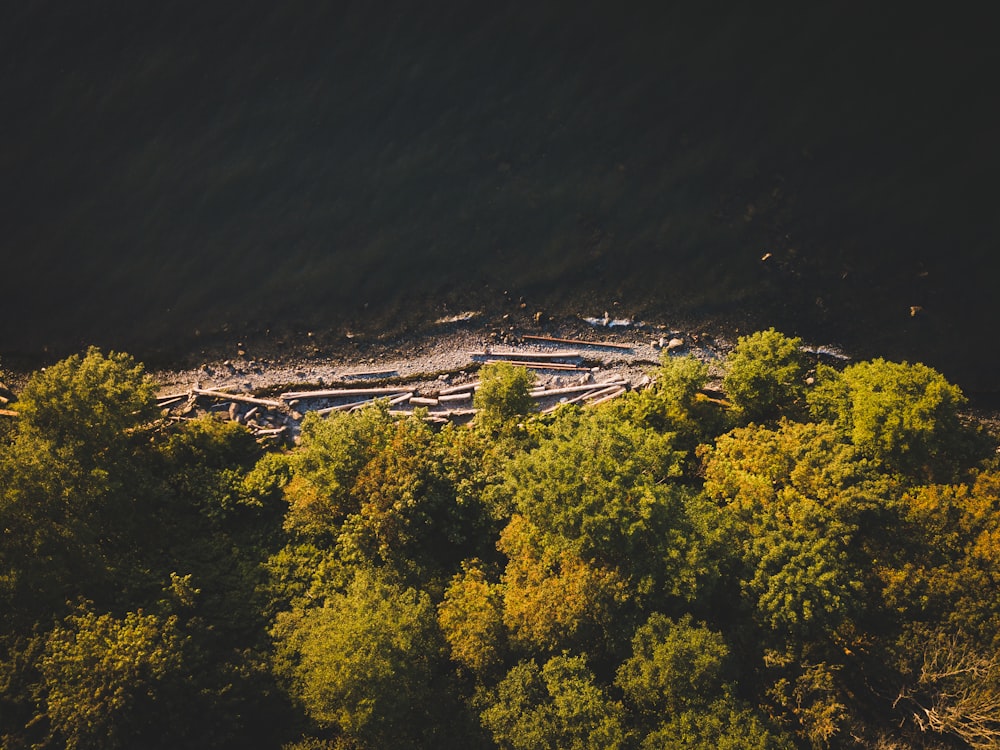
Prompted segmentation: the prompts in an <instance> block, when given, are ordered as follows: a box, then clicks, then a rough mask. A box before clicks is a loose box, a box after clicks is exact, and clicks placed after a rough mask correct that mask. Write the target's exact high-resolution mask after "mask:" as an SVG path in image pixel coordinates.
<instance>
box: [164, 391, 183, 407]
mask: <svg viewBox="0 0 1000 750" xmlns="http://www.w3.org/2000/svg"><path fill="white" fill-rule="evenodd" d="M190 395H191V391H184V392H183V393H168V394H166V395H165V396H157V397H156V402H157V403H158V404H160V405H161V406H162V405H163V402H164V401H175V400H176V399H179V398H188V397H189V396H190Z"/></svg>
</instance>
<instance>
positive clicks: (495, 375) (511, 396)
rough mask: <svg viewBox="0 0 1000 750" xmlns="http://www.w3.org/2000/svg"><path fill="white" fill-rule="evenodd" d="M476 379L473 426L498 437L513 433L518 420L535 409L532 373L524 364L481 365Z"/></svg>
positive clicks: (499, 363) (498, 363)
mask: <svg viewBox="0 0 1000 750" xmlns="http://www.w3.org/2000/svg"><path fill="white" fill-rule="evenodd" d="M479 379H480V385H479V388H477V389H476V393H475V395H474V396H473V402H472V403H473V406H474V407H475V408H476V420H475V424H476V427H477V428H478V429H480V430H483V431H484V432H486V433H488V434H491V435H495V436H498V437H499V436H505V437H510V436H512V435H514V434H516V432H517V424H518V422H519V421H520V420H522V419H523V418H524V417H525V416H526V415H527V414H529V413H530V412H531V411H532V410H534V408H535V402H534V400H533V399H532V398H531V386H532V384H533V383H534V380H535V378H534V376H533V375H532V374H531V373H530V372H528V370H527V369H525V368H524V367H515V366H514V365H512V364H510V363H508V362H497V363H494V364H490V365H484V366H483V367H482V369H481V370H480V371H479Z"/></svg>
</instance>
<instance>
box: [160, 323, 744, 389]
mask: <svg viewBox="0 0 1000 750" xmlns="http://www.w3.org/2000/svg"><path fill="white" fill-rule="evenodd" d="M696 330H697V329H696ZM536 336H541V337H554V338H566V339H573V340H574V341H578V342H580V343H579V345H578V346H574V345H571V344H565V345H560V346H559V347H557V348H560V349H562V350H567V349H579V350H580V352H579V353H580V354H581V357H582V359H584V360H585V361H586V362H587V363H589V366H590V367H596V368H599V369H600V370H602V371H608V372H610V371H615V372H617V373H619V374H625V373H627V374H628V377H629V379H630V380H638V379H640V378H641V374H640V373H644V369H648V368H650V367H655V366H656V365H657V364H658V363H659V357H660V351H661V348H660V345H661V341H660V340H661V339H662V340H663V342H662V343H663V345H666V344H667V343H668V342H669V341H670V340H671V339H678V340H680V341H682V342H683V345H682V346H676V347H675V348H676V349H678V350H682V351H683V352H684V353H691V354H694V355H695V356H698V357H699V358H701V359H704V360H706V361H708V362H710V363H711V362H713V361H717V360H719V359H721V357H722V356H724V354H725V353H726V352H728V351H729V349H731V348H732V344H731V343H730V342H729V340H728V339H727V338H725V337H722V336H718V335H713V334H709V333H704V332H700V331H699V332H696V333H695V332H691V331H690V330H686V329H683V328H679V327H672V326H667V325H664V324H656V323H646V322H633V321H629V322H628V324H624V323H622V324H619V325H611V326H607V327H604V326H598V325H591V324H588V323H586V322H585V321H584V320H576V321H572V320H562V321H546V324H542V325H530V324H527V325H526V324H523V323H520V324H510V321H508V320H503V321H499V322H496V321H489V320H487V319H485V318H483V317H482V316H481V315H479V314H473V313H464V314H459V315H457V316H454V317H453V318H451V319H441V320H439V321H437V323H436V324H434V325H432V326H431V327H430V328H429V330H426V331H423V332H420V333H416V334H411V335H402V336H396V337H393V338H391V339H370V338H367V339H366V338H362V337H350V338H347V337H345V340H344V341H343V342H342V343H341V344H340V345H339V346H336V345H335V346H329V345H327V346H323V345H321V344H318V343H317V344H311V343H308V338H307V342H305V343H301V344H299V345H298V346H295V345H292V346H287V347H280V348H275V347H270V348H263V349H261V348H259V347H258V348H256V349H255V348H254V346H253V342H250V343H249V345H248V346H243V345H242V344H241V342H237V348H236V351H235V356H230V357H224V356H221V355H223V354H224V353H225V352H224V351H223V352H218V353H216V356H215V357H206V358H205V361H204V362H202V363H200V364H199V365H197V366H193V367H182V368H176V369H174V368H149V373H150V375H151V376H152V377H153V378H154V380H156V381H157V383H158V384H159V385H160V390H161V392H163V391H166V390H168V389H170V388H177V387H180V386H184V385H189V384H192V383H195V382H200V383H202V384H203V385H205V386H206V387H212V388H236V389H239V390H240V391H243V392H247V393H249V392H253V393H258V394H268V393H273V392H275V391H276V390H278V389H281V388H285V387H297V386H304V385H313V386H325V385H331V384H340V385H343V386H347V385H349V384H351V383H353V384H357V383H362V382H364V383H387V382H388V383H402V382H411V383H428V382H431V381H439V380H440V381H441V382H444V381H445V380H446V379H447V380H450V379H454V378H455V377H458V376H460V375H462V374H469V373H470V372H472V371H474V370H476V369H478V368H479V367H480V366H481V365H482V364H483V363H484V362H483V361H481V357H479V358H477V356H476V355H477V354H483V353H487V352H493V353H494V354H496V355H498V356H501V355H515V354H517V355H523V356H524V357H529V358H530V355H531V354H532V353H539V354H544V353H546V352H551V351H552V349H553V344H552V343H550V342H543V341H536V340H533V339H532V338H531V337H536ZM601 343H608V344H609V347H608V348H604V347H601V346H600V344H601ZM610 345H615V346H614V347H611V346H610ZM621 347H627V348H621ZM558 377H563V378H564V379H565V377H566V376H558V375H553V374H551V373H550V374H545V373H543V374H542V376H541V377H540V378H539V379H540V380H546V379H552V378H558Z"/></svg>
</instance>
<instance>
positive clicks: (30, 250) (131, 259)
mask: <svg viewBox="0 0 1000 750" xmlns="http://www.w3.org/2000/svg"><path fill="white" fill-rule="evenodd" d="M693 5H697V6H698V7H697V9H695V10H693V9H692V8H691V6H693ZM803 5H808V6H810V7H808V8H798V9H795V10H792V11H789V10H788V9H785V10H784V11H783V12H781V13H778V12H773V13H769V12H767V11H764V10H761V9H760V8H753V9H750V8H743V7H742V6H741V7H740V8H737V9H734V8H724V7H723V6H721V5H719V6H710V5H705V4H692V3H687V4H683V5H679V4H678V5H674V4H670V3H658V4H652V3H647V4H635V5H628V4H620V3H586V2H574V3H560V2H553V1H546V2H542V3H540V4H517V5H514V4H510V5H508V4H502V3H499V4H489V5H487V4H476V3H467V2H461V3H459V2H453V3H429V4H422V3H404V2H384V3H373V2H363V3H354V4H350V3H329V4H326V3H307V2H282V3H262V2H240V3H234V2H216V3H197V4H195V3H183V2H181V3H161V4H155V6H154V5H152V4H145V3H125V2H120V3H119V2H110V1H109V0H95V1H94V2H89V3H67V2H54V1H51V0H50V1H40V2H28V3H21V4H18V5H15V6H13V7H11V8H8V9H7V11H6V13H5V16H6V17H5V18H4V21H3V27H2V30H0V74H2V78H0V87H2V89H0V94H2V102H3V105H2V106H3V117H2V118H0V257H2V268H3V270H2V273H3V281H4V284H3V294H2V301H0V358H2V360H3V361H6V362H13V361H18V362H20V361H31V360H36V361H39V362H40V361H44V360H45V359H46V358H52V357H55V356H62V355H63V354H65V353H67V352H70V351H75V350H78V349H79V348H80V347H82V346H85V345H87V344H89V343H97V344H99V345H101V346H104V347H115V348H125V349H128V350H130V351H132V352H133V353H135V354H136V355H138V356H140V357H142V358H144V359H147V360H150V361H154V362H157V363H169V362H170V361H172V360H179V359H180V358H183V357H185V356H187V355H198V354H199V353H200V351H201V350H204V349H206V348H210V347H214V346H220V345H227V344H231V343H232V342H234V341H236V340H249V341H255V340H256V341H263V340H265V339H267V338H268V337H277V336H281V337H283V338H282V340H284V337H287V338H289V339H294V338H295V337H296V335H302V334H304V333H305V332H306V331H314V332H316V333H317V336H318V337H323V336H325V337H326V339H327V340H331V341H332V340H335V339H338V338H342V337H343V335H344V333H345V332H346V331H348V330H350V331H355V332H362V333H365V334H369V335H374V334H376V333H378V332H386V331H388V332H393V333H395V332H400V331H407V330H416V329H419V328H420V327H421V326H423V325H425V324H426V323H427V322H428V321H431V320H433V319H435V318H437V317H439V316H442V315H447V314H449V313H455V312H459V311H461V310H464V309H480V310H484V311H486V312H487V313H488V314H490V315H499V314H502V313H503V312H504V311H505V310H507V309H508V308H509V307H510V305H509V303H508V302H507V300H508V296H505V295H504V292H508V294H509V297H510V298H513V299H515V300H516V299H518V298H520V297H524V299H525V302H526V303H527V305H528V308H527V309H528V310H529V311H530V310H535V309H544V310H546V311H548V312H551V313H558V314H574V313H581V314H586V315H592V314H600V313H601V312H602V311H603V310H604V309H605V308H607V307H610V306H612V305H613V304H614V303H615V302H618V303H619V305H618V307H617V308H616V310H619V311H620V312H621V313H622V314H623V315H636V316H640V317H645V318H654V319H657V320H660V321H662V322H667V323H669V322H671V321H675V320H685V321H690V320H703V321H723V322H725V323H727V324H728V325H729V326H731V327H737V326H739V327H740V329H741V330H744V329H747V328H751V327H757V326H765V325H775V326H778V327H779V328H782V329H783V330H785V331H787V332H789V333H796V334H800V335H803V336H805V337H807V338H809V339H810V340H812V341H814V342H817V343H836V344H841V345H843V346H846V347H848V348H849V349H851V350H852V351H854V352H856V353H858V354H859V355H862V356H873V355H884V356H887V357H893V358H897V359H903V358H905V359H910V360H917V359H919V360H923V361H927V362H929V363H931V364H933V365H935V366H937V367H939V368H940V369H941V370H942V371H944V372H945V373H946V374H947V375H948V376H949V377H951V378H952V379H954V380H956V381H958V382H960V383H961V384H962V385H963V386H964V387H966V389H967V390H972V391H985V392H997V391H1000V354H998V351H1000V350H998V347H997V346H996V345H995V339H996V336H995V333H994V332H995V330H996V324H997V323H998V322H1000V315H998V314H997V312H996V305H995V304H994V288H995V287H996V286H997V282H998V281H1000V273H998V267H1000V263H998V261H997V252H996V251H997V247H996V246H997V237H998V236H1000V235H998V228H1000V227H998V224H1000V222H998V219H997V216H998V210H997V206H998V197H1000V195H998V192H1000V191H998V189H997V184H998V183H997V179H998V175H997V172H998V166H1000V153H998V146H997V133H998V132H1000V129H998V127H997V126H998V124H1000V123H998V122H997V120H996V117H995V115H994V109H995V107H994V105H995V99H996V86H995V81H996V74H997V72H998V68H997V57H998V55H997V51H996V45H995V44H994V40H993V39H991V38H990V36H989V32H990V28H991V27H990V26H989V25H988V24H987V23H986V22H985V18H977V17H975V16H973V15H963V16H959V15H957V13H956V15H955V16H953V17H949V16H942V15H941V13H940V9H939V12H938V14H937V15H935V16H930V15H928V16H926V17H924V16H917V15H914V14H913V12H910V13H909V14H906V15H900V14H894V13H890V12H889V11H872V10H871V9H870V8H868V7H866V5H863V4H848V3H839V4H832V3H831V4H823V5H821V4H803ZM814 5H815V6H816V7H812V6H814ZM827 6H828V7H827ZM765 253H770V254H771V255H770V257H769V259H768V260H767V261H761V258H762V257H763V256H764V254H765ZM911 308H912V309H911ZM911 312H912V313H914V314H911Z"/></svg>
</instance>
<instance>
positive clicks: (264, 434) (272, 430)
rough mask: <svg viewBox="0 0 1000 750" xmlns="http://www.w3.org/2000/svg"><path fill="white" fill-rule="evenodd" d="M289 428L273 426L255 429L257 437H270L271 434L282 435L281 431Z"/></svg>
mask: <svg viewBox="0 0 1000 750" xmlns="http://www.w3.org/2000/svg"><path fill="white" fill-rule="evenodd" d="M287 429H288V428H287V427H272V428H270V429H266V430H255V431H254V435H255V436H257V437H268V436H270V435H280V434H281V433H283V432H285V431H286V430H287Z"/></svg>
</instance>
